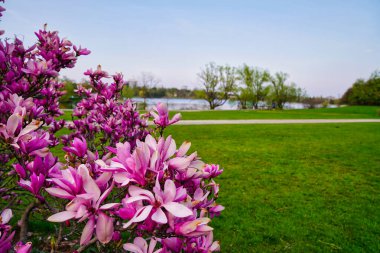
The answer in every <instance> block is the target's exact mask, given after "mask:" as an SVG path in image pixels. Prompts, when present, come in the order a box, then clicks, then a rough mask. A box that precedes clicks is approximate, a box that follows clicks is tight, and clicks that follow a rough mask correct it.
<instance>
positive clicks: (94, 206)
mask: <svg viewBox="0 0 380 253" xmlns="http://www.w3.org/2000/svg"><path fill="white" fill-rule="evenodd" d="M78 174H79V175H81V177H82V182H83V189H82V192H83V193H81V194H78V195H76V196H75V198H74V199H72V200H71V202H70V203H68V204H67V205H66V211H63V212H59V213H56V214H54V215H52V216H50V217H49V218H48V221H51V222H64V221H67V220H70V219H73V218H75V219H79V222H81V221H84V220H85V219H88V221H87V223H86V225H85V227H84V229H83V232H82V236H81V240H80V244H81V245H84V244H87V243H88V242H89V241H90V240H91V237H92V234H93V232H94V229H95V226H96V236H97V238H98V240H99V241H100V242H101V243H104V244H105V243H108V242H109V241H111V239H112V234H113V232H114V226H113V219H112V218H111V217H109V216H107V215H106V214H105V213H104V212H103V211H106V210H111V209H113V208H116V207H118V206H119V205H120V203H109V204H105V205H102V206H100V204H101V203H102V202H103V201H104V200H105V199H106V198H107V196H108V195H109V194H110V193H111V191H112V189H113V183H112V184H111V186H110V187H109V188H107V189H106V190H105V191H104V192H103V193H102V192H101V190H100V188H99V186H98V185H97V183H96V182H95V180H94V179H93V178H92V177H91V176H90V174H89V171H88V168H87V167H86V166H85V165H83V164H82V165H80V166H79V168H78ZM57 189H59V188H55V189H50V190H48V191H49V193H50V194H52V195H55V196H59V195H61V194H63V196H64V197H66V196H67V197H69V196H70V194H69V193H68V192H66V193H67V195H66V193H65V192H63V190H62V191H59V190H57Z"/></svg>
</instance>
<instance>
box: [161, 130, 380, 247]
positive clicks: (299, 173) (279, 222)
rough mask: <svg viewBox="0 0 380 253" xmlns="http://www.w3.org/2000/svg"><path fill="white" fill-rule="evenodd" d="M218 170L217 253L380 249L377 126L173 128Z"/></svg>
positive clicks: (179, 138)
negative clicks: (219, 209) (219, 213)
mask: <svg viewBox="0 0 380 253" xmlns="http://www.w3.org/2000/svg"><path fill="white" fill-rule="evenodd" d="M166 134H172V135H173V137H174V138H175V140H176V142H177V145H180V143H181V142H182V141H184V140H189V141H191V142H192V150H193V151H194V150H197V151H198V154H199V155H200V156H201V157H202V158H203V160H204V161H206V162H208V163H219V164H220V165H221V166H222V167H223V168H224V173H223V174H222V175H221V176H220V178H218V179H217V182H218V183H220V187H221V188H220V198H219V200H218V201H219V202H220V203H221V204H222V205H224V206H225V207H226V209H225V211H223V212H222V215H221V216H220V217H217V218H215V219H214V220H213V222H212V223H211V225H212V226H213V227H214V228H215V235H214V236H215V239H217V240H220V241H221V246H222V252H380V145H379V143H380V124H378V123H360V124H358V123H356V124H322V125H321V124H318V125H234V126H230V125H215V126H172V127H170V128H169V129H168V130H167V132H166Z"/></svg>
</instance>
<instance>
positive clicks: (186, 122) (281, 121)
mask: <svg viewBox="0 0 380 253" xmlns="http://www.w3.org/2000/svg"><path fill="white" fill-rule="evenodd" d="M363 122H365V123H366V122H377V123H380V119H239V120H181V121H179V122H177V123H176V124H175V125H232V124H239V125H240V124H320V123H363Z"/></svg>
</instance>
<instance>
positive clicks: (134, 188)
mask: <svg viewBox="0 0 380 253" xmlns="http://www.w3.org/2000/svg"><path fill="white" fill-rule="evenodd" d="M128 192H129V194H130V195H131V196H137V195H145V196H147V197H149V198H150V199H151V200H152V201H154V196H153V193H151V192H150V191H148V190H144V189H141V188H140V187H137V186H134V185H131V186H129V188H128Z"/></svg>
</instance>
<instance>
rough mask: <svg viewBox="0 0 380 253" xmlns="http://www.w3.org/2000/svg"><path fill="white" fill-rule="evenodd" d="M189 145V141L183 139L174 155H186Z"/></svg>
mask: <svg viewBox="0 0 380 253" xmlns="http://www.w3.org/2000/svg"><path fill="white" fill-rule="evenodd" d="M190 146H191V142H188V141H185V142H184V143H182V145H181V147H179V149H178V151H177V154H176V156H178V157H180V156H184V155H186V153H187V151H189V149H190Z"/></svg>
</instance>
